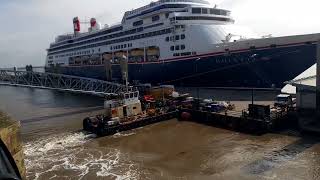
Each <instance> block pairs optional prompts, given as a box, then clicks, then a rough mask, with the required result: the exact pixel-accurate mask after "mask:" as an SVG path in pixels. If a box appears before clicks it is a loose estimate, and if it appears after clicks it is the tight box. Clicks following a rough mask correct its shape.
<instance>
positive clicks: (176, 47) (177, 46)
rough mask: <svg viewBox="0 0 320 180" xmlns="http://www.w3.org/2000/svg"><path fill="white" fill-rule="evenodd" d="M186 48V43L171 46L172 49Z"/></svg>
mask: <svg viewBox="0 0 320 180" xmlns="http://www.w3.org/2000/svg"><path fill="white" fill-rule="evenodd" d="M185 49H186V46H185V45H184V44H182V45H176V46H171V47H170V50H171V51H179V50H185Z"/></svg>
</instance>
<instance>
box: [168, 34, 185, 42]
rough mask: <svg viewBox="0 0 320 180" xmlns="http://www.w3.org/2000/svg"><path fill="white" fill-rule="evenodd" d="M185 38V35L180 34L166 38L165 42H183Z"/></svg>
mask: <svg viewBox="0 0 320 180" xmlns="http://www.w3.org/2000/svg"><path fill="white" fill-rule="evenodd" d="M185 38H186V35H185V34H181V35H176V36H170V37H166V41H167V42H169V41H174V40H176V41H179V40H180V39H181V40H183V39H185Z"/></svg>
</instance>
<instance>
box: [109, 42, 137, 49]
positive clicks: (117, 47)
mask: <svg viewBox="0 0 320 180" xmlns="http://www.w3.org/2000/svg"><path fill="white" fill-rule="evenodd" d="M127 47H128V48H130V47H132V43H128V45H127V44H122V45H117V46H111V47H110V50H113V49H114V50H118V49H123V48H127Z"/></svg>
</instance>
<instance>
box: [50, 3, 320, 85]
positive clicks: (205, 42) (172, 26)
mask: <svg viewBox="0 0 320 180" xmlns="http://www.w3.org/2000/svg"><path fill="white" fill-rule="evenodd" d="M234 22H235V21H234V19H233V18H232V17H231V12H230V11H228V10H225V9H221V8H219V7H217V6H214V5H211V4H210V3H209V2H207V1H205V0H159V1H157V2H152V3H150V4H149V5H147V6H144V7H141V8H138V9H134V10H132V11H128V12H126V13H125V14H124V16H123V19H122V21H121V23H119V24H117V25H113V26H110V27H109V26H101V25H100V23H98V22H97V21H96V19H95V18H92V19H91V21H90V28H89V29H88V32H84V33H81V32H80V30H81V29H80V28H81V25H80V21H79V18H74V20H73V23H74V33H72V34H66V35H61V36H58V37H57V38H56V40H55V42H54V43H52V44H51V45H50V48H49V49H48V56H47V61H46V67H47V71H53V69H59V72H62V73H65V74H71V75H78V76H85V77H93V78H99V79H108V78H110V79H111V77H112V79H120V77H121V72H120V67H119V61H120V58H122V57H126V58H127V59H128V63H129V79H130V80H132V81H133V80H136V81H140V82H151V83H173V84H177V83H178V84H181V85H193V84H196V85H201V86H267V87H269V86H270V87H271V86H279V85H280V81H282V80H284V81H285V80H289V79H291V78H292V77H294V75H295V74H296V73H299V72H298V71H300V68H304V67H305V68H307V66H309V64H310V65H312V64H311V61H312V62H313V61H315V59H313V54H312V53H311V54H309V55H308V57H310V59H312V60H299V62H297V61H296V60H295V58H297V57H298V56H299V57H300V56H303V55H304V53H306V52H305V51H308V52H310V51H311V49H313V48H314V47H313V43H314V42H315V41H316V40H317V39H319V38H320V36H319V34H312V35H304V36H291V37H281V38H272V37H263V38H258V37H257V36H256V35H254V33H252V32H251V31H250V30H249V29H247V28H243V27H239V26H236V25H234ZM284 48H285V49H284ZM301 48H302V49H301ZM301 53H302V54H301ZM289 56H290V57H289ZM291 56H292V57H293V58H292V60H291V61H292V62H293V64H295V63H296V64H297V65H298V64H302V65H299V68H298V69H294V70H292V69H291V70H292V71H291V72H286V73H285V74H281V73H280V74H275V73H274V71H276V69H277V68H280V69H283V67H271V65H270V63H272V62H273V61H274V59H275V58H278V59H282V60H281V62H276V63H275V64H274V63H272V66H273V65H275V66H283V65H285V64H286V62H285V61H287V60H288V58H291ZM304 58H306V56H304ZM267 61H268V62H267ZM309 61H310V62H309ZM248 62H249V65H250V66H248ZM258 62H262V63H258ZM109 63H110V64H111V67H112V68H111V70H110V71H111V72H107V71H108V70H106V66H105V65H106V64H109ZM266 63H267V64H266ZM268 63H269V64H268ZM263 64H266V65H267V66H265V65H263ZM261 65H262V66H261ZM264 68H271V69H273V70H272V71H270V69H264ZM288 68H289V67H288ZM301 71H303V69H302V70H301ZM243 72H246V73H247V75H248V76H247V77H246V76H243V75H244V74H243ZM252 73H254V74H255V75H254V76H252ZM106 74H110V76H108V75H106ZM213 74H215V77H212V75H213ZM217 75H219V76H221V77H220V78H217ZM239 75H241V76H239ZM274 75H277V76H279V77H278V78H276V79H275V77H274Z"/></svg>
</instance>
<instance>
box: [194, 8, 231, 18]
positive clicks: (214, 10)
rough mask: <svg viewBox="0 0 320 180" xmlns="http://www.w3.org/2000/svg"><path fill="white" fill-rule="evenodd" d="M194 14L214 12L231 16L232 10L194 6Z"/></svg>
mask: <svg viewBox="0 0 320 180" xmlns="http://www.w3.org/2000/svg"><path fill="white" fill-rule="evenodd" d="M192 14H214V15H220V16H229V15H230V12H229V11H227V10H222V9H215V8H211V9H210V8H209V9H208V8H192Z"/></svg>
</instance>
